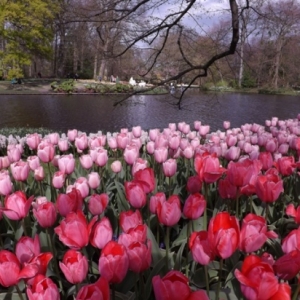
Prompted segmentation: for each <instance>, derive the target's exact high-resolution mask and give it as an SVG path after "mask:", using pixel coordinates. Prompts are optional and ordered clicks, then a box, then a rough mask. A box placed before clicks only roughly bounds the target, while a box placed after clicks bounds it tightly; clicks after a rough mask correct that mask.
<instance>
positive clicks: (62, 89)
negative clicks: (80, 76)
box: [51, 79, 75, 94]
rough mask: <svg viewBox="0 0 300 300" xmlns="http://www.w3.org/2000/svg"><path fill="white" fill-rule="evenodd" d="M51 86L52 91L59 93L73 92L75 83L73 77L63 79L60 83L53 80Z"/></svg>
mask: <svg viewBox="0 0 300 300" xmlns="http://www.w3.org/2000/svg"><path fill="white" fill-rule="evenodd" d="M51 88H52V89H53V91H54V92H59V93H68V94H70V93H73V92H74V91H75V84H74V80H73V79H69V80H64V81H62V82H60V83H58V82H57V81H54V82H52V83H51Z"/></svg>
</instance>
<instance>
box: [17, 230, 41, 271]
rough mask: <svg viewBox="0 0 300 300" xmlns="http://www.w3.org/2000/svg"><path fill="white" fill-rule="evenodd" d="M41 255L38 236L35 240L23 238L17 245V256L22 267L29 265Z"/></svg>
mask: <svg viewBox="0 0 300 300" xmlns="http://www.w3.org/2000/svg"><path fill="white" fill-rule="evenodd" d="M40 253H41V246H40V240H39V236H38V235H37V234H36V235H35V237H34V238H31V237H28V236H22V237H21V238H20V239H19V240H18V242H17V244H16V249H15V254H16V256H17V258H18V260H19V262H20V263H21V265H24V264H25V263H28V262H29V261H30V260H31V259H32V258H33V257H35V256H38V255H39V254H40Z"/></svg>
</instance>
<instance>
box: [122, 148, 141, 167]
mask: <svg viewBox="0 0 300 300" xmlns="http://www.w3.org/2000/svg"><path fill="white" fill-rule="evenodd" d="M138 155H139V149H138V148H137V147H136V146H135V145H127V146H126V148H125V150H124V153H123V156H124V160H125V161H126V163H127V164H128V165H133V164H134V162H135V161H136V159H137V158H138Z"/></svg>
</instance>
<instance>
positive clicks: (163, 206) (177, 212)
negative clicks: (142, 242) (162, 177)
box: [157, 195, 181, 226]
mask: <svg viewBox="0 0 300 300" xmlns="http://www.w3.org/2000/svg"><path fill="white" fill-rule="evenodd" d="M157 217H158V220H159V222H160V223H161V224H164V225H166V226H173V225H175V224H177V222H178V221H179V219H180V217H181V204H180V200H179V197H178V196H177V195H172V196H171V197H169V199H168V200H167V201H164V202H158V204H157Z"/></svg>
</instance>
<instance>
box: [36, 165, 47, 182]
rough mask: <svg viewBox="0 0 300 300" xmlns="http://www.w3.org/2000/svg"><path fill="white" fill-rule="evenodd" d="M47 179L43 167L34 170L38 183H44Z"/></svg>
mask: <svg viewBox="0 0 300 300" xmlns="http://www.w3.org/2000/svg"><path fill="white" fill-rule="evenodd" d="M44 178H45V170H44V168H43V166H39V167H38V168H37V169H35V170H34V179H35V180H36V181H43V180H44Z"/></svg>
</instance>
